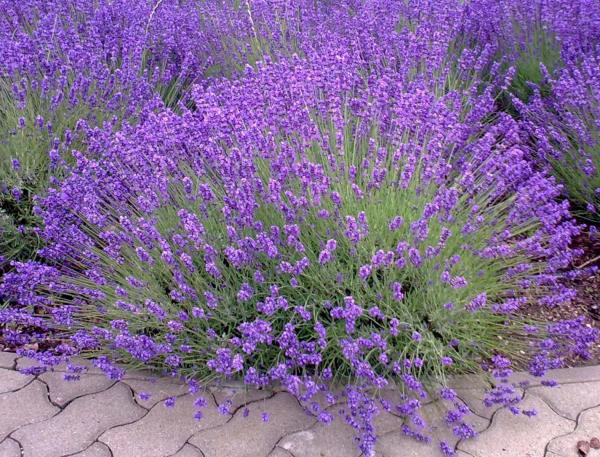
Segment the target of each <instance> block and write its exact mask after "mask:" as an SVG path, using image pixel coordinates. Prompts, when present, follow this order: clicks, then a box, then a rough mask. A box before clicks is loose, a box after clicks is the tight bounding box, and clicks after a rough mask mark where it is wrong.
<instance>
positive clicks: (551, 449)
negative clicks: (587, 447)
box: [547, 406, 600, 457]
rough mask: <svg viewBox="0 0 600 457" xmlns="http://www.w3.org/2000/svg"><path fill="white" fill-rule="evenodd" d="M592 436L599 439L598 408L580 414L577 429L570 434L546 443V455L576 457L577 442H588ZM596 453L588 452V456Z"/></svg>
mask: <svg viewBox="0 0 600 457" xmlns="http://www.w3.org/2000/svg"><path fill="white" fill-rule="evenodd" d="M555 435H558V434H555ZM593 436H599V437H600V406H597V407H595V408H591V409H588V410H586V411H584V412H582V413H581V416H580V417H579V420H578V422H577V428H576V429H575V430H574V431H573V432H572V433H569V434H568V435H563V436H558V437H556V438H554V439H553V440H551V441H550V443H548V447H547V451H548V454H547V455H549V456H552V455H553V454H557V455H559V456H561V457H571V456H573V457H577V455H578V452H577V448H576V445H577V442H578V441H580V440H586V441H588V440H589V439H590V438H591V437H593ZM596 452H597V451H592V452H590V453H589V456H590V457H594V456H595V455H596Z"/></svg>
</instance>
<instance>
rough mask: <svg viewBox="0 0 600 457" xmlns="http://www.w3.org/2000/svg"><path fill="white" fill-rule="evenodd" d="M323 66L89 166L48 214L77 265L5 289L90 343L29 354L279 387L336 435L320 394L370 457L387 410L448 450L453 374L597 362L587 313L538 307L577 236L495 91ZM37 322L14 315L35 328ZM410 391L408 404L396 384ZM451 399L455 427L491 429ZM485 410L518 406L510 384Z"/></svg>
mask: <svg viewBox="0 0 600 457" xmlns="http://www.w3.org/2000/svg"><path fill="white" fill-rule="evenodd" d="M321 57H322V58H321V60H320V61H319V62H313V63H311V61H304V60H300V59H291V60H285V61H280V62H279V63H277V64H269V65H263V66H260V68H259V70H258V71H248V72H247V74H246V76H245V78H244V79H243V81H242V82H241V83H235V82H234V83H230V82H222V83H221V84H219V85H215V86H213V87H211V88H209V89H207V90H199V91H197V92H196V94H195V106H196V107H197V111H196V112H194V113H191V112H189V113H185V114H183V115H182V116H176V115H174V114H169V113H163V114H160V115H150V116H149V118H148V120H147V121H146V122H144V123H143V124H141V125H140V126H138V127H136V128H126V129H125V131H124V132H123V133H122V134H120V135H118V136H117V138H116V140H115V142H114V144H112V145H111V146H110V147H109V149H108V151H107V152H106V154H105V155H104V157H103V159H102V160H94V159H90V158H85V157H84V156H82V155H80V156H79V157H78V164H77V167H76V168H75V170H74V171H73V173H72V175H71V176H70V177H69V178H67V179H66V180H65V182H64V184H63V185H62V186H61V187H60V188H57V189H55V190H53V191H52V192H51V193H50V195H49V197H48V198H47V199H46V200H45V203H44V206H43V208H42V212H43V217H44V219H45V221H46V233H45V236H46V238H47V239H49V240H51V241H52V242H51V243H50V244H49V246H48V248H47V249H46V252H45V255H47V256H49V257H52V256H54V257H55V258H60V259H61V262H62V263H63V267H62V270H61V271H50V272H48V271H46V272H44V274H43V275H40V273H41V272H40V266H38V265H36V264H28V265H27V264H24V265H19V266H18V270H19V271H18V272H17V273H14V274H10V275H7V277H6V279H5V282H4V285H3V286H2V293H3V294H5V295H10V294H11V293H14V292H15V291H17V290H18V291H19V293H20V294H21V295H22V296H25V295H26V296H27V297H28V303H29V304H30V305H33V307H41V308H47V307H48V306H50V309H51V311H50V312H51V315H52V316H53V318H52V320H48V319H45V320H44V325H46V326H48V327H51V328H53V330H54V331H55V332H58V334H59V335H60V334H62V335H63V337H65V338H69V339H70V341H71V344H66V345H62V346H60V347H58V348H56V350H55V351H51V352H42V353H37V354H31V353H28V352H27V351H24V353H25V354H29V355H31V356H34V357H36V358H37V359H38V360H39V361H40V362H42V363H43V364H45V365H47V366H52V365H53V364H56V363H60V362H61V361H64V360H65V358H68V357H70V356H72V355H74V354H76V353H82V354H87V355H88V356H92V357H94V359H95V362H94V363H95V364H96V365H97V366H98V367H100V368H101V369H102V370H104V371H105V372H106V373H107V375H108V376H110V377H112V378H119V377H120V376H122V375H123V371H122V369H121V368H120V367H119V365H117V363H120V364H124V365H125V366H130V367H133V366H139V365H140V364H143V365H144V366H145V367H154V368H156V369H162V370H166V371H167V372H171V373H173V374H176V375H179V376H183V377H184V378H186V379H189V380H190V383H191V385H192V387H193V386H195V385H196V382H197V380H202V381H205V382H209V381H214V380H216V379H223V378H225V379H229V378H236V379H240V380H242V381H243V382H244V383H245V384H247V385H250V386H256V387H263V386H266V385H270V384H273V383H279V384H281V385H282V386H283V387H284V388H285V389H286V390H288V391H289V392H291V393H292V394H294V395H295V396H296V397H297V398H298V399H299V400H300V401H301V402H302V403H303V404H304V405H306V407H307V409H308V410H310V411H312V413H313V414H315V415H316V416H317V417H318V418H319V420H321V421H322V422H325V423H328V422H330V421H331V420H333V418H334V416H333V414H332V412H331V409H330V408H328V407H327V404H325V405H321V406H319V404H318V403H315V402H314V399H315V398H316V397H315V396H316V395H317V394H318V393H322V394H325V396H326V397H327V398H328V399H329V400H331V401H332V402H333V403H335V402H337V401H339V399H340V398H342V399H344V400H345V402H346V406H345V407H344V409H343V414H342V417H343V418H345V420H346V421H347V422H348V423H349V424H350V425H351V426H353V427H354V428H355V430H356V433H357V439H358V445H359V447H360V448H361V450H362V451H363V452H364V453H366V454H369V453H372V452H373V449H374V443H375V439H376V431H375V429H374V428H373V422H372V421H373V418H374V416H375V415H376V414H377V410H378V409H379V408H384V409H387V410H390V411H393V412H394V413H395V414H399V415H402V416H405V417H406V418H407V420H408V422H407V424H411V425H406V426H405V428H404V432H405V433H406V434H408V435H410V436H414V437H415V438H417V439H421V440H429V439H430V437H429V436H428V434H427V429H426V425H425V424H424V422H423V420H422V418H421V417H420V415H419V405H420V402H421V401H422V400H423V399H424V398H426V397H427V395H429V394H428V393H427V388H428V387H431V386H433V385H435V383H441V384H442V385H443V384H445V382H446V379H447V377H448V376H449V375H451V374H454V373H466V372H468V373H471V372H482V369H483V370H486V369H487V370H489V372H490V373H493V374H494V375H495V376H497V377H498V378H502V379H504V378H505V377H506V376H508V375H509V374H510V367H511V366H512V365H513V364H515V365H517V366H525V365H527V364H528V363H529V364H530V369H531V370H532V372H533V373H534V374H536V375H543V374H544V372H545V371H546V370H547V369H548V368H552V367H557V366H559V365H560V364H561V361H562V359H563V357H565V356H567V355H569V354H573V353H574V352H575V353H577V354H580V355H583V356H585V354H586V351H587V346H588V344H589V343H590V342H591V341H593V340H594V338H595V334H594V332H593V331H590V330H589V329H586V328H585V327H584V325H583V323H582V321H581V320H574V321H572V322H566V323H564V324H561V325H556V326H544V325H543V324H541V323H536V322H530V321H527V320H525V319H524V318H523V317H522V316H521V315H520V314H519V309H520V308H521V307H522V306H524V305H525V304H526V303H528V302H529V301H530V300H538V301H541V302H542V303H545V304H547V305H548V306H555V305H558V304H560V303H561V302H562V301H565V300H569V299H570V297H571V296H572V294H571V291H569V290H567V289H564V288H563V287H561V286H560V285H559V283H558V282H557V280H556V279H557V275H556V273H557V271H558V270H559V269H560V268H562V267H565V266H567V265H568V263H569V262H570V260H571V258H572V256H573V254H575V253H574V252H572V251H571V250H570V249H569V240H570V238H571V237H572V236H573V235H574V234H576V233H577V232H578V229H577V227H576V226H575V225H574V224H573V223H572V222H571V221H570V219H569V213H568V210H567V206H566V205H565V204H563V203H557V202H556V201H555V199H556V198H557V196H558V194H559V188H558V187H557V186H556V185H555V184H554V183H553V181H552V180H551V179H549V178H547V177H546V176H544V175H543V174H542V173H539V172H537V171H535V169H534V168H533V167H532V166H531V165H530V163H529V162H528V161H527V160H526V157H527V152H526V151H525V149H524V146H523V145H522V144H521V143H520V139H519V129H518V125H517V124H516V123H515V122H514V121H513V120H511V119H510V118H509V117H507V116H504V115H498V116H497V117H496V119H495V121H494V122H492V123H490V122H489V119H490V116H493V115H494V109H495V108H494V106H495V105H494V99H493V97H491V96H490V94H489V93H486V94H483V95H481V96H472V97H468V96H467V94H465V93H461V92H459V91H451V92H448V93H447V94H446V95H444V96H442V97H438V96H436V95H435V89H436V87H437V86H436V85H431V84H430V83H429V82H423V81H406V80H405V79H404V77H403V76H402V75H401V74H400V75H398V74H396V73H395V72H394V71H391V70H388V71H387V72H385V73H384V74H382V75H381V76H372V77H371V78H369V80H368V83H367V84H365V81H364V79H363V77H362V76H361V75H360V71H352V66H353V65H354V66H355V68H358V69H360V65H359V64H353V63H352V59H351V58H350V56H346V57H344V56H342V55H340V54H339V49H336V50H335V52H333V53H332V54H331V55H329V56H326V55H322V56H321ZM315 81H318V83H317V84H316V85H315ZM265 87H268V88H269V90H268V91H265V90H263V89H264V88H265ZM82 194H83V195H85V197H84V198H82ZM36 277H37V278H40V277H41V279H40V280H39V281H37V280H35V279H33V280H32V279H31V278H36ZM25 278H27V280H25ZM47 278H52V280H50V281H48V279H47ZM24 281H25V282H24ZM25 290H27V291H28V293H27V294H25ZM22 313H23V311H22V310H21V311H19V312H17V311H15V312H14V313H13V314H12V315H11V317H10V318H9V317H6V316H8V315H9V314H5V317H4V319H5V320H9V319H12V322H13V323H14V322H19V323H22V320H23V319H25V320H27V319H36V317H35V316H31V317H26V316H24V315H23V314H22ZM499 336H501V337H503V338H498V337H499ZM390 382H393V383H394V385H395V386H396V388H397V389H398V390H399V391H400V392H401V399H402V400H401V401H400V402H399V403H397V404H390V403H389V402H387V401H386V400H385V399H383V398H381V397H380V394H379V392H381V390H382V389H384V388H386V386H388V385H389V383H390ZM336 386H341V390H336ZM192 390H195V388H193V389H192ZM443 399H444V401H445V402H446V403H447V406H448V409H449V414H448V424H449V426H450V427H451V428H453V430H454V433H455V434H456V435H457V436H458V437H459V438H468V437H470V436H473V435H474V433H475V432H474V430H473V429H472V427H471V426H470V425H469V423H468V418H466V417H465V416H466V414H467V411H466V410H465V409H464V408H463V407H462V406H461V404H460V402H458V400H457V399H456V397H455V395H454V394H453V393H452V392H451V391H449V390H446V389H444V390H443ZM486 401H487V402H488V403H489V404H493V403H501V404H505V405H506V406H507V407H510V408H512V410H513V411H514V412H515V413H518V412H519V409H518V406H517V405H516V403H517V402H518V395H516V393H515V390H514V389H513V388H512V387H510V385H501V386H500V387H499V388H497V389H493V390H491V391H490V392H489V395H488V397H487V400H486ZM202 404H203V403H202V401H199V403H198V405H199V406H201V405H202ZM225 409H226V408H225ZM527 413H528V414H529V413H530V412H527ZM198 417H201V408H199V413H198ZM440 446H441V449H442V450H444V452H446V454H448V455H451V453H452V449H451V448H450V447H449V446H448V444H447V443H441V444H440Z"/></svg>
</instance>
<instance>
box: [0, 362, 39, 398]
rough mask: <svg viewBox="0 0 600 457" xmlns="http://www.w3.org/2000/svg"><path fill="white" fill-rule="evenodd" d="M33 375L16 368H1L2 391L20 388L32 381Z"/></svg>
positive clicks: (0, 385) (0, 389)
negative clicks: (27, 374)
mask: <svg viewBox="0 0 600 457" xmlns="http://www.w3.org/2000/svg"><path fill="white" fill-rule="evenodd" d="M32 379H33V376H26V375H24V374H21V373H19V372H18V371H14V370H7V369H5V368H0V393H4V392H12V391H15V390H19V389H20V388H21V387H23V386H25V385H26V384H28V383H30V382H31V380H32Z"/></svg>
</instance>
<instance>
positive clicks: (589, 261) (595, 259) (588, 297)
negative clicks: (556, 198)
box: [523, 232, 600, 366]
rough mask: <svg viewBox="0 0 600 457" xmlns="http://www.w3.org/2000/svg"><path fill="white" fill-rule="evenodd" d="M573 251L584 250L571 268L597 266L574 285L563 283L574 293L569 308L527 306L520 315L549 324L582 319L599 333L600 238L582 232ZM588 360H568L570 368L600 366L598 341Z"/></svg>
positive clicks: (599, 342) (599, 343)
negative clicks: (574, 296) (595, 270)
mask: <svg viewBox="0 0 600 457" xmlns="http://www.w3.org/2000/svg"><path fill="white" fill-rule="evenodd" d="M574 247H577V248H581V249H583V250H584V254H583V256H582V257H581V258H580V259H578V260H577V263H576V264H575V265H574V267H575V268H576V269H577V268H582V267H586V268H587V267H591V266H597V267H598V271H597V272H596V273H595V274H591V275H587V276H586V277H584V278H580V279H577V280H573V281H565V285H566V286H568V287H570V288H573V289H575V290H576V291H577V296H576V298H575V299H574V300H573V301H572V302H571V303H569V304H565V305H561V306H557V307H555V308H548V307H546V306H540V305H530V306H528V307H527V308H525V309H524V310H523V311H524V312H525V314H526V315H527V316H530V317H532V318H535V319H538V320H544V321H548V322H558V321H561V320H565V319H573V318H574V317H577V316H585V318H586V325H587V326H588V327H595V328H597V329H598V330H599V331H600V257H599V256H600V234H596V235H595V236H594V237H592V236H590V234H589V232H585V233H583V234H582V235H580V236H579V237H578V238H577V239H575V242H574ZM590 352H591V358H590V359H589V360H581V359H577V360H570V361H568V365H569V366H584V365H598V364H600V341H597V342H596V344H595V345H594V347H592V349H591V351H590Z"/></svg>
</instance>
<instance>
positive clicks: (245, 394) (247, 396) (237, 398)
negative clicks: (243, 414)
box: [210, 387, 273, 411]
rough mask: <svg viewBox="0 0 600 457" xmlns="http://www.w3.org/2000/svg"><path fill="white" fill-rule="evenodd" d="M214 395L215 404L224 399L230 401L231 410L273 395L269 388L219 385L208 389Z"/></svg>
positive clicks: (220, 402)
mask: <svg viewBox="0 0 600 457" xmlns="http://www.w3.org/2000/svg"><path fill="white" fill-rule="evenodd" d="M210 391H211V393H212V394H213V396H214V397H215V401H216V402H217V404H222V403H224V402H225V401H230V402H231V411H235V410H236V409H238V408H240V407H241V406H244V405H246V404H248V403H252V402H255V401H259V400H264V399H267V398H270V397H272V396H273V392H271V391H269V390H257V389H243V388H234V387H219V388H216V389H210Z"/></svg>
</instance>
